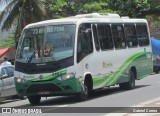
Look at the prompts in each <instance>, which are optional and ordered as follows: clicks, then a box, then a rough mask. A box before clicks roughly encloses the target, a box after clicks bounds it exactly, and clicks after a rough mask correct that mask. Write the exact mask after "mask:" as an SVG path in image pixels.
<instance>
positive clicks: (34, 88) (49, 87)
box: [27, 84, 62, 93]
mask: <svg viewBox="0 0 160 116" xmlns="http://www.w3.org/2000/svg"><path fill="white" fill-rule="evenodd" d="M40 91H50V92H56V91H62V89H61V88H60V87H58V86H56V85H54V84H36V85H31V86H30V87H29V88H28V89H27V93H38V92H40Z"/></svg>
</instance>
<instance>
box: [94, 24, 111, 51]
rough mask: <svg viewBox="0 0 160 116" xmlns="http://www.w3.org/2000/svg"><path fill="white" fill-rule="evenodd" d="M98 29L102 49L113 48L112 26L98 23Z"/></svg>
mask: <svg viewBox="0 0 160 116" xmlns="http://www.w3.org/2000/svg"><path fill="white" fill-rule="evenodd" d="M97 30H98V37H99V41H100V46H101V49H102V50H108V49H113V41H112V36H111V29H110V26H109V25H108V24H98V25H97Z"/></svg>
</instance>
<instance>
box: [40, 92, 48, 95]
mask: <svg viewBox="0 0 160 116" xmlns="http://www.w3.org/2000/svg"><path fill="white" fill-rule="evenodd" d="M49 93H50V92H49V91H39V92H38V94H39V95H48V94H49Z"/></svg>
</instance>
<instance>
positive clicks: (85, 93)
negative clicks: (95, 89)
mask: <svg viewBox="0 0 160 116" xmlns="http://www.w3.org/2000/svg"><path fill="white" fill-rule="evenodd" d="M88 96H89V90H88V85H87V83H86V82H85V83H84V85H83V89H82V91H81V92H80V93H78V95H77V97H78V99H79V100H80V101H85V100H87V99H88Z"/></svg>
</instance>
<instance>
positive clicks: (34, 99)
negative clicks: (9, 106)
mask: <svg viewBox="0 0 160 116" xmlns="http://www.w3.org/2000/svg"><path fill="white" fill-rule="evenodd" d="M28 100H29V102H30V104H32V105H38V104H39V103H40V101H41V96H38V95H36V96H28Z"/></svg>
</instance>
